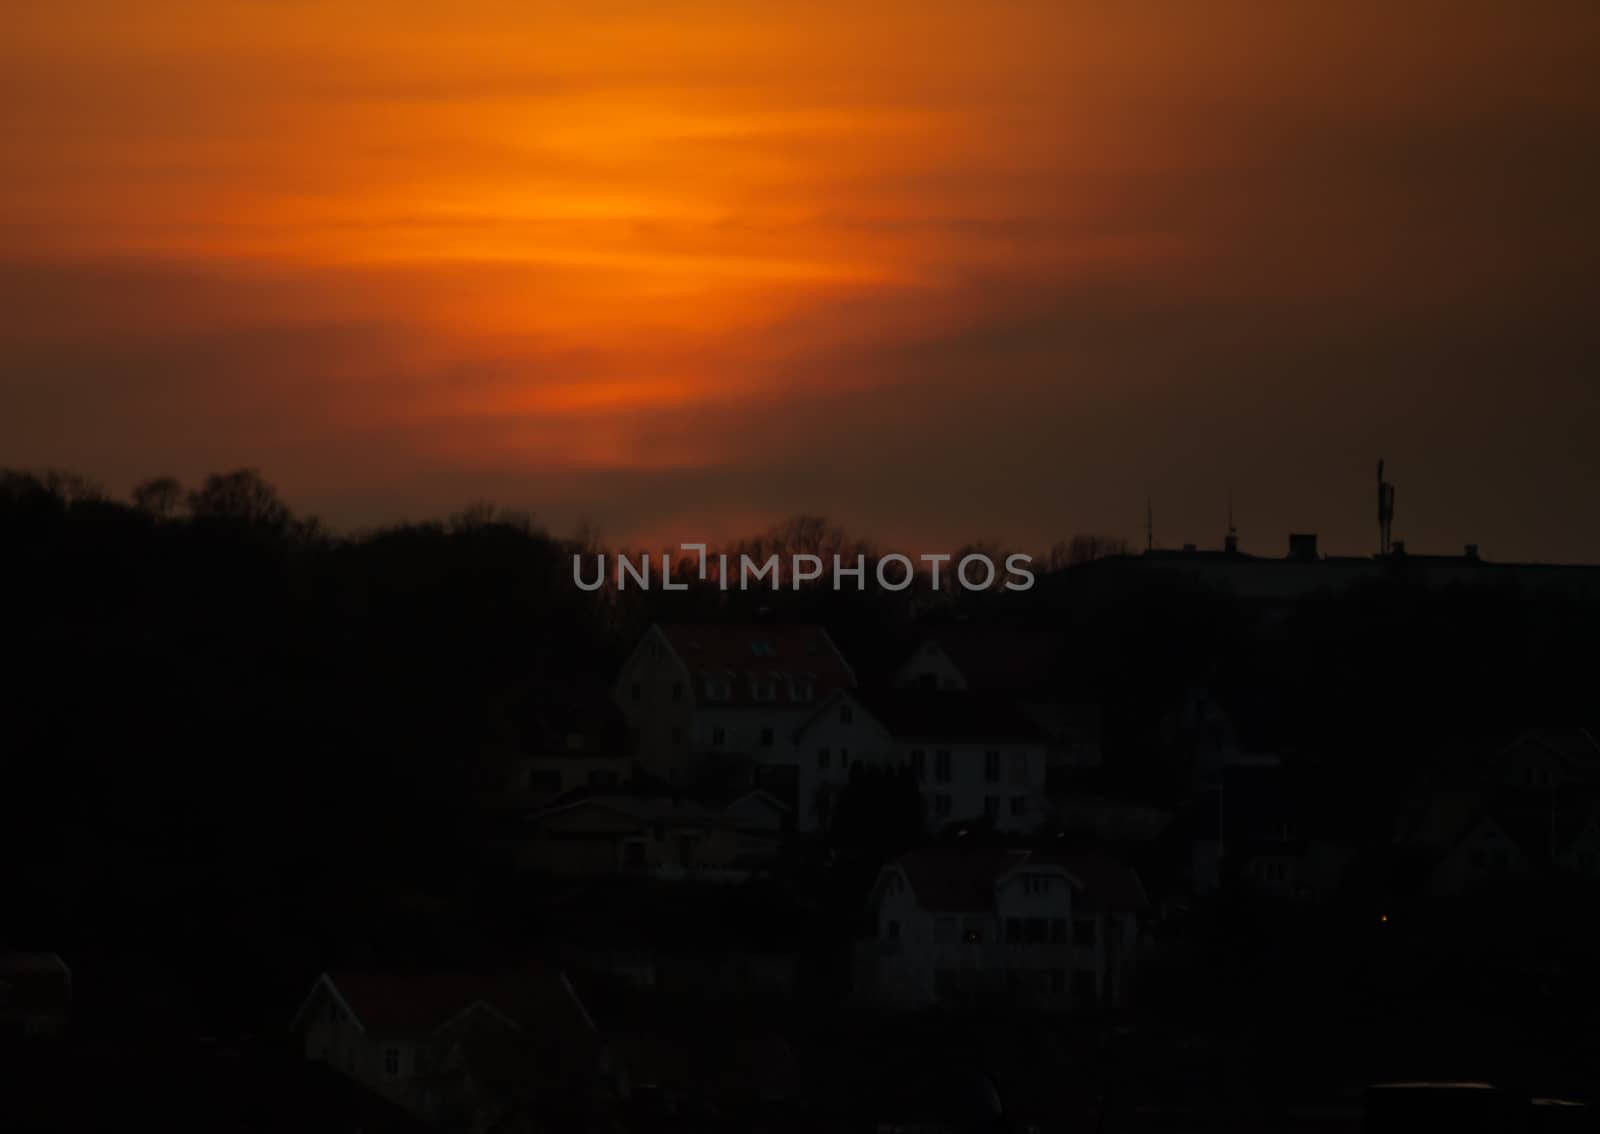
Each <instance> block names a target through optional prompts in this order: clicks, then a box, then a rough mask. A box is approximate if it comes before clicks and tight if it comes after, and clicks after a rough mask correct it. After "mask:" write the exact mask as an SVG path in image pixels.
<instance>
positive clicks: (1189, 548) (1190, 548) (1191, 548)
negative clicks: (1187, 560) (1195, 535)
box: [1183, 543, 1199, 555]
mask: <svg viewBox="0 0 1600 1134" xmlns="http://www.w3.org/2000/svg"><path fill="white" fill-rule="evenodd" d="M1198 550H1199V548H1197V547H1196V546H1195V545H1194V544H1192V543H1186V544H1184V545H1183V551H1184V554H1185V555H1193V554H1194V553H1195V552H1196V551H1198Z"/></svg>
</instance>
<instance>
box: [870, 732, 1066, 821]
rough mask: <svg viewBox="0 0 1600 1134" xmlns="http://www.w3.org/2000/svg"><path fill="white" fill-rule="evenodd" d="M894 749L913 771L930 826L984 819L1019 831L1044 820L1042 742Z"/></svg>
mask: <svg viewBox="0 0 1600 1134" xmlns="http://www.w3.org/2000/svg"><path fill="white" fill-rule="evenodd" d="M895 751H896V753H897V754H898V757H899V759H900V760H901V761H902V762H904V763H908V764H910V765H911V766H912V768H913V769H914V770H915V771H916V775H917V783H918V784H919V785H920V786H921V788H922V798H923V801H924V806H925V808H926V810H925V812H924V813H925V814H926V816H927V819H928V823H929V825H930V826H932V827H935V828H938V827H942V826H944V825H946V824H948V823H952V822H959V821H962V820H977V819H983V818H987V819H990V820H992V821H993V823H994V827H995V829H996V830H998V831H1010V832H1023V831H1031V830H1033V829H1035V828H1036V827H1038V826H1039V824H1040V823H1041V822H1042V821H1043V819H1044V817H1045V813H1044V794H1043V793H1044V777H1045V745H1044V742H1042V741H1037V742H1032V741H1017V740H1006V739H995V740H980V741H964V742H951V741H947V740H941V739H939V738H938V737H929V738H926V739H920V738H899V739H897V740H896V742H895Z"/></svg>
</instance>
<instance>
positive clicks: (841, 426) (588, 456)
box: [0, 0, 1600, 561]
mask: <svg viewBox="0 0 1600 1134" xmlns="http://www.w3.org/2000/svg"><path fill="white" fill-rule="evenodd" d="M1597 75H1600V5H1596V4H1595V3H1594V0H1570V2H1565V0H1535V2H1533V3H1514V2H1511V0H1506V2H1503V3H1484V2H1479V0H1452V2H1445V0H1438V2H1434V0H1414V2H1406V3H1392V2H1376V0H1370V2H1369V0H1360V2H1351V3H1337V4H1335V3H1311V2H1309V0H1308V2H1304V3H1301V2H1298V0H1205V2H1203V3H1202V2H1198V0H1196V2H1183V3H1180V2H1178V0H1166V2H1155V0H1149V2H1145V0H1132V2H1130V3H1125V4H1109V3H1074V2H1071V0H985V2H979V0H961V2H956V0H919V2H917V3H910V2H906V0H875V2H873V3H860V2H855V0H852V2H842V0H839V2H836V0H813V2H806V3H800V2H798V0H761V2H756V0H698V2H684V3H674V2H671V0H656V2H653V3H635V2H626V3H623V2H608V0H590V2H588V3H582V4H571V3H563V4H557V3H547V2H544V0H516V2H512V0H504V2H498V0H496V2H486V0H457V2H455V3H451V4H421V3H413V2H411V0H343V2H333V3H321V2H314V0H248V2H239V0H226V2H223V0H204V2H202V0H193V2H188V3H177V2H173V0H140V2H139V3H137V4H133V3H129V2H128V0H55V2H52V3H44V2H43V0H22V3H21V5H20V8H19V6H18V5H16V4H11V5H8V6H7V13H6V16H5V20H4V34H0V87H3V92H4V93H3V97H0V136H3V139H4V141H3V149H0V153H3V163H4V164H3V167H0V173H3V177H0V233H3V242H0V465H8V466H14V467H28V468H62V469H72V470H75V471H77V472H81V473H83V474H86V475H88V476H90V477H93V478H94V479H96V480H98V481H99V482H101V483H102V484H104V485H105V486H106V487H107V488H108V489H110V490H112V491H114V492H116V493H118V494H125V493H126V492H127V491H128V490H129V489H130V488H131V487H132V486H133V484H134V483H135V482H136V481H138V480H140V479H142V478H144V477H147V476H151V475H156V474H165V473H170V474H173V475H176V476H178V477H180V478H181V479H183V480H185V481H186V482H189V483H193V482H195V481H197V480H198V479H199V478H200V477H202V476H203V475H204V474H205V473H206V472H208V471H215V470H221V469H228V468H234V467H238V466H242V465H251V466H256V467H258V468H260V469H261V470H262V471H263V473H264V474H265V475H266V476H267V477H268V479H270V480H272V481H273V482H275V483H276V484H277V485H278V486H279V487H280V489H281V490H282V491H283V493H284V495H285V497H286V499H287V500H288V501H289V502H290V504H291V505H292V506H293V507H294V508H295V509H296V510H297V511H299V512H305V513H316V514H318V515H320V516H322V517H323V518H324V519H325V520H326V521H328V522H329V523H331V524H332V525H334V526H335V527H338V528H342V529H355V528H361V527H365V526H369V525H373V524H378V523H385V522H391V521H395V520H399V519H403V518H416V519H421V518H432V517H439V516H443V515H445V514H447V513H449V512H451V511H453V510H455V509H457V508H460V507H461V506H463V505H465V504H467V503H469V502H470V501H472V500H474V499H476V498H482V497H487V498H489V499H492V500H494V501H496V502H498V503H500V504H503V505H506V506H509V507H516V508H521V509H526V510H531V511H533V512H534V513H536V514H537V515H538V516H539V517H540V518H541V519H542V520H543V521H544V522H546V523H547V524H549V525H550V526H551V527H552V528H553V529H555V530H557V531H567V530H570V529H571V528H572V526H573V525H574V524H575V523H576V522H577V521H578V520H579V519H580V518H587V519H589V520H591V521H593V522H594V523H597V524H598V525H599V527H600V528H601V530H602V531H603V532H604V533H605V534H606V535H607V536H608V537H611V538H614V539H629V540H652V541H657V542H665V541H668V540H671V541H673V542H676V541H677V540H678V539H702V538H711V539H717V538H721V537H725V536H729V535H738V534H742V533H744V532H746V531H753V530H755V529H758V528H760V527H762V526H764V525H765V524H767V523H768V522H770V521H772V520H774V519H777V518H780V517H782V516H784V515H787V514H791V513H795V512H799V511H810V512H821V513H824V514H826V515H828V516H829V517H831V518H833V519H835V520H837V521H839V522H841V523H843V524H845V525H846V526H848V527H849V528H850V529H852V530H854V531H858V532H861V533H864V534H870V535H872V536H874V537H876V538H878V539H879V540H880V541H881V542H883V543H885V544H894V545H899V546H900V547H902V548H903V549H906V550H919V549H921V548H924V547H945V546H948V545H950V544H953V543H955V542H957V541H962V540H966V539H974V538H994V539H999V540H1004V541H1007V542H1009V543H1012V544H1016V545H1020V546H1024V547H1027V548H1042V547H1044V546H1046V545H1048V544H1049V543H1050V542H1051V541H1053V540H1055V539H1062V538H1066V537H1067V536H1070V535H1071V534H1072V533H1074V532H1086V531H1099V532H1106V533H1109V534H1113V535H1121V536H1126V537H1127V538H1129V539H1131V540H1135V541H1137V542H1141V543H1142V541H1143V531H1142V527H1143V522H1144V516H1145V501H1146V498H1147V497H1148V498H1150V499H1151V500H1152V501H1153V505H1154V512H1155V526H1156V537H1157V540H1158V541H1159V542H1161V543H1163V544H1166V545H1169V546H1170V545H1176V544H1179V543H1182V542H1186V541H1187V542H1198V543H1201V544H1203V545H1217V544H1220V542H1221V538H1222V535H1223V532H1224V529H1225V526H1226V508H1227V500H1228V497H1229V494H1230V493H1231V495H1232V499H1233V502H1234V510H1235V513H1236V516H1237V521H1238V524H1239V527H1240V529H1241V536H1242V539H1243V543H1244V545H1245V547H1246V549H1247V550H1254V551H1258V552H1263V553H1273V554H1277V553H1281V552H1282V551H1283V549H1284V547H1285V545H1286V533H1287V532H1288V531H1290V530H1297V531H1299V530H1304V531H1317V532H1319V533H1320V534H1321V536H1322V542H1323V546H1324V547H1325V548H1328V549H1330V550H1335V551H1347V552H1351V553H1362V552H1367V551H1370V550H1372V549H1373V545H1374V543H1375V540H1376V528H1375V520H1374V518H1373V515H1372V513H1373V498H1374V491H1373V486H1372V480H1373V466H1374V465H1375V463H1376V461H1377V459H1378V458H1379V457H1380V456H1381V457H1386V458H1387V459H1388V462H1389V471H1390V474H1391V479H1393V480H1394V481H1395V482H1396V484H1397V485H1398V493H1397V496H1398V499H1397V505H1398V506H1397V514H1396V520H1395V535H1396V537H1397V538H1404V539H1406V541H1407V543H1408V545H1409V546H1411V547H1413V548H1414V549H1418V550H1433V551H1453V550H1459V547H1460V545H1461V544H1462V543H1465V542H1474V543H1479V544H1481V545H1482V547H1483V553H1484V555H1485V556H1486V557H1489V558H1497V559H1513V558H1536V559H1549V560H1589V561H1600V507H1597V503H1596V495H1597V494H1596V487H1597V485H1600V279H1597V271H1600V78H1597Z"/></svg>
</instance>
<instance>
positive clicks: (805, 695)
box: [792, 677, 816, 701]
mask: <svg viewBox="0 0 1600 1134" xmlns="http://www.w3.org/2000/svg"><path fill="white" fill-rule="evenodd" d="M792 688H793V691H794V699H795V700H796V701H809V700H811V699H812V697H814V696H816V684H815V683H814V682H813V681H812V680H811V678H809V677H797V678H795V680H794V684H793V686H792Z"/></svg>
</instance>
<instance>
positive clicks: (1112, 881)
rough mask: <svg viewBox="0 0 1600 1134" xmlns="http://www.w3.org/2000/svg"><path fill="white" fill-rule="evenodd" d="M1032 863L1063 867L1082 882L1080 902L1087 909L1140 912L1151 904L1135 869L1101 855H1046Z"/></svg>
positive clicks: (1030, 858)
mask: <svg viewBox="0 0 1600 1134" xmlns="http://www.w3.org/2000/svg"><path fill="white" fill-rule="evenodd" d="M1028 861H1029V862H1039V863H1046V862H1048V863H1051V864H1053V865H1054V864H1059V865H1061V866H1064V867H1066V869H1067V873H1068V874H1070V875H1072V877H1073V878H1075V879H1076V880H1077V881H1078V882H1079V883H1080V889H1079V890H1078V901H1079V902H1081V903H1082V905H1083V908H1084V909H1085V910H1119V911H1126V910H1139V909H1143V908H1144V907H1145V906H1147V905H1149V904H1150V900H1149V898H1148V897H1147V896H1146V894H1145V892H1144V883H1142V882H1140V881H1139V874H1138V872H1137V871H1135V870H1134V869H1133V867H1131V866H1127V865H1125V864H1124V863H1120V862H1118V861H1117V860H1116V859H1113V858H1104V857H1101V856H1099V855H1043V854H1035V855H1032V856H1030V857H1029V859H1028Z"/></svg>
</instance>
